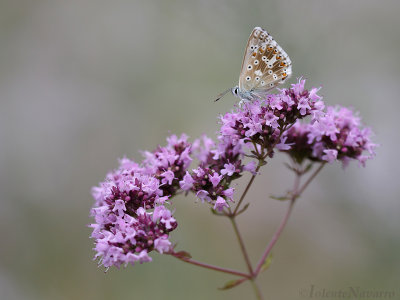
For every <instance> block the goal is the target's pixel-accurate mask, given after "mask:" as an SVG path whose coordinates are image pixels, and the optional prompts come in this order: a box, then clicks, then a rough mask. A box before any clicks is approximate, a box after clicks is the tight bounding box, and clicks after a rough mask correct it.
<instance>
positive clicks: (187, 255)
mask: <svg viewBox="0 0 400 300" xmlns="http://www.w3.org/2000/svg"><path fill="white" fill-rule="evenodd" d="M174 256H176V257H178V258H192V256H191V255H190V253H189V252H186V251H179V252H175V255H174Z"/></svg>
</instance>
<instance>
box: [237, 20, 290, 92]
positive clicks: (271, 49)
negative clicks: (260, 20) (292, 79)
mask: <svg viewBox="0 0 400 300" xmlns="http://www.w3.org/2000/svg"><path fill="white" fill-rule="evenodd" d="M291 74H292V62H291V60H290V58H289V56H288V55H287V54H286V52H285V51H284V50H283V49H282V48H281V47H280V46H279V45H278V44H277V42H276V41H275V40H274V39H273V38H272V36H271V35H269V34H268V32H267V31H265V30H264V29H262V28H260V27H255V28H254V29H253V31H252V33H251V35H250V37H249V40H248V41H247V46H246V50H245V53H244V57H243V62H242V70H241V72H240V76H239V89H240V90H241V91H249V92H252V93H253V94H256V95H258V96H262V95H263V94H265V93H266V92H267V91H268V90H270V89H273V88H274V87H276V86H277V85H278V84H281V83H283V82H284V81H285V80H286V79H287V78H289V76H290V75H291Z"/></svg>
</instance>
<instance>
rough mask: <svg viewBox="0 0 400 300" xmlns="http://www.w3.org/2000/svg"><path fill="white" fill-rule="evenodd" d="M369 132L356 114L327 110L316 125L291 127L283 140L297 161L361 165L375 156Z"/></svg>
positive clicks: (329, 108)
mask: <svg viewBox="0 0 400 300" xmlns="http://www.w3.org/2000/svg"><path fill="white" fill-rule="evenodd" d="M371 135H372V132H371V130H370V129H369V128H368V127H363V126H362V124H361V121H360V117H359V116H358V114H354V112H353V111H352V110H351V109H348V108H346V107H340V106H336V107H328V108H327V111H326V113H325V115H324V116H323V117H321V118H319V119H318V121H317V122H315V123H313V124H310V123H300V122H297V123H296V124H295V125H294V126H293V127H292V128H290V129H289V130H288V131H287V132H286V134H285V137H284V138H285V139H286V141H287V142H288V143H289V144H290V149H284V150H287V151H288V153H289V155H290V156H292V157H293V158H294V159H295V160H296V161H298V162H302V161H303V160H304V159H310V160H313V161H326V162H330V163H331V162H333V161H335V160H339V161H341V162H342V164H343V166H344V167H345V166H347V165H348V163H349V161H350V160H351V159H355V160H358V161H359V162H360V163H361V164H362V165H363V166H364V165H365V162H366V160H368V159H370V158H372V157H373V156H374V155H375V152H374V149H375V148H376V147H377V144H374V143H372V141H371Z"/></svg>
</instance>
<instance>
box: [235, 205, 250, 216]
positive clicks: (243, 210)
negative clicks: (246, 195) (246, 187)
mask: <svg viewBox="0 0 400 300" xmlns="http://www.w3.org/2000/svg"><path fill="white" fill-rule="evenodd" d="M249 205H250V203H246V204H245V205H244V206H243V208H242V209H241V210H239V211H238V212H237V213H236V216H238V215H240V214H241V213H243V212H245V211H246V209H247V208H248V207H249Z"/></svg>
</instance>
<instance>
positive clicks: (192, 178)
mask: <svg viewBox="0 0 400 300" xmlns="http://www.w3.org/2000/svg"><path fill="white" fill-rule="evenodd" d="M304 85H305V80H301V79H300V80H299V81H298V82H297V83H296V84H292V86H291V88H289V89H283V90H280V92H279V93H277V94H270V95H268V96H267V97H266V99H261V100H256V101H253V102H250V103H246V104H244V106H243V107H236V108H235V109H234V111H232V112H230V113H226V114H225V115H223V116H221V118H220V121H221V128H220V131H219V135H218V142H217V143H215V142H214V141H213V140H212V139H210V138H208V137H206V136H203V137H202V138H200V139H198V140H195V141H194V143H193V144H190V143H189V142H188V138H187V136H186V135H184V134H183V135H182V136H181V137H177V136H175V135H172V136H170V137H168V138H167V145H166V146H163V147H161V146H159V147H157V148H156V149H155V150H154V151H152V152H147V151H146V152H144V157H145V158H144V160H143V162H142V163H141V164H137V163H135V162H133V161H131V160H129V159H126V158H124V159H122V160H120V166H119V168H118V169H116V170H114V171H112V172H110V173H109V174H108V175H107V177H106V179H105V181H104V182H101V183H100V185H99V186H98V187H94V188H93V197H94V199H95V204H94V206H93V208H92V210H91V213H92V216H93V217H94V220H95V222H94V223H93V224H91V225H90V227H92V228H93V233H92V238H94V239H95V248H94V249H95V251H96V255H95V258H98V259H99V260H100V264H102V265H104V266H105V267H107V268H108V267H110V266H113V265H114V266H117V267H119V266H121V265H127V264H129V263H131V264H134V263H135V262H140V263H142V262H147V261H151V257H150V256H149V253H150V252H152V251H153V250H155V251H157V252H159V253H164V252H169V251H170V250H171V249H172V248H171V247H172V243H171V241H170V240H169V238H170V237H169V235H170V233H171V232H172V231H173V230H175V229H176V227H177V222H176V220H175V219H174V217H173V213H172V212H171V210H169V209H168V208H167V206H168V205H169V204H170V202H171V199H172V198H173V197H174V196H175V195H177V194H178V193H180V192H184V193H188V192H192V193H194V194H195V195H196V196H197V198H199V199H200V200H201V201H202V202H206V203H207V204H209V205H210V206H211V207H212V208H213V209H214V210H216V211H223V210H225V209H228V208H229V206H230V203H232V202H233V201H234V199H233V197H234V188H232V187H231V183H232V181H233V180H235V179H237V178H239V177H241V176H242V175H243V173H244V172H245V171H248V172H251V173H253V174H255V173H256V171H257V170H258V169H259V167H260V166H261V165H263V164H265V159H266V158H267V157H272V156H273V154H274V151H275V149H278V150H280V151H285V152H286V153H288V154H289V155H290V156H291V157H292V158H293V159H294V160H295V161H296V162H298V163H302V162H303V161H304V160H305V159H310V160H312V161H327V162H332V161H334V160H339V161H341V162H342V163H343V164H344V165H346V164H347V163H348V162H349V160H350V159H356V160H358V161H359V162H360V163H361V164H364V163H365V161H366V160H367V159H368V158H371V157H372V156H373V155H374V148H375V147H376V144H374V143H372V142H371V139H370V136H371V131H370V130H369V129H368V128H364V127H362V125H361V122H360V118H359V117H358V116H357V115H355V114H354V113H353V111H352V110H350V109H347V108H343V107H328V108H327V110H326V111H324V103H323V102H322V101H321V97H320V96H318V94H317V92H318V89H317V88H312V89H311V90H307V89H305V88H304ZM307 116H310V121H309V122H308V123H301V122H300V120H302V119H304V118H305V117H307ZM366 153H367V154H366ZM245 156H250V157H252V158H255V160H253V161H250V162H249V163H247V164H245V163H244V157H245ZM193 158H196V159H197V161H198V164H197V166H196V168H192V169H191V170H190V169H189V168H190V166H191V163H192V160H193ZM256 162H258V164H257V163H256Z"/></svg>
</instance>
